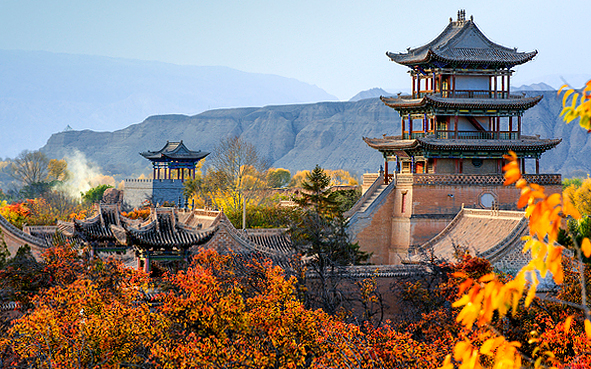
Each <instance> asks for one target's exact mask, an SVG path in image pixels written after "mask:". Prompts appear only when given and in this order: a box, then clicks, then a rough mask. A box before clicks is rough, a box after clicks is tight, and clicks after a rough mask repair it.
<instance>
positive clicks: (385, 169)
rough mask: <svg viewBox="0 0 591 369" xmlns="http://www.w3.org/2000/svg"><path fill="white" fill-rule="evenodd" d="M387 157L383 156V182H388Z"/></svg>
mask: <svg viewBox="0 0 591 369" xmlns="http://www.w3.org/2000/svg"><path fill="white" fill-rule="evenodd" d="M388 182H389V180H388V158H384V184H388Z"/></svg>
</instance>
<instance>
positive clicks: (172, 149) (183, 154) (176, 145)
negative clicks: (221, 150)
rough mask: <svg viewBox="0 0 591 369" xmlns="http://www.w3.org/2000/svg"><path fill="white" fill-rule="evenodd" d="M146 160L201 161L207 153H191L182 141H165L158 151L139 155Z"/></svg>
mask: <svg viewBox="0 0 591 369" xmlns="http://www.w3.org/2000/svg"><path fill="white" fill-rule="evenodd" d="M140 155H141V156H143V157H144V158H146V159H149V160H154V161H159V160H165V159H173V160H189V161H191V160H195V161H197V160H201V159H203V158H204V157H206V156H207V155H209V153H208V152H203V151H201V150H198V151H191V150H189V149H188V148H187V147H186V146H185V144H184V143H183V141H180V142H169V141H166V145H164V147H163V148H161V149H160V150H158V151H144V152H141V153H140Z"/></svg>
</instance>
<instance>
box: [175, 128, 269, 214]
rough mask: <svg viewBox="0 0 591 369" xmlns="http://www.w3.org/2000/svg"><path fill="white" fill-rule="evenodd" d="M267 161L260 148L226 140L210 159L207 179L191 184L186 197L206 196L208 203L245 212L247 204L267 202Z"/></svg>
mask: <svg viewBox="0 0 591 369" xmlns="http://www.w3.org/2000/svg"><path fill="white" fill-rule="evenodd" d="M267 169H268V164H267V161H266V160H265V159H264V158H263V157H262V156H261V155H260V154H259V153H258V151H257V149H256V147H255V146H254V145H252V144H250V143H248V142H246V141H244V140H243V139H241V138H240V137H238V136H234V137H230V138H227V139H224V140H222V141H221V142H220V143H219V144H218V145H217V146H216V147H215V149H214V151H213V153H212V155H210V157H209V167H208V168H207V172H206V174H205V176H203V177H198V178H196V179H195V180H193V181H190V182H189V183H188V184H187V186H186V191H185V193H186V194H189V195H191V196H202V197H203V198H204V200H203V201H204V204H205V205H209V206H213V207H215V208H218V209H224V211H226V212H241V211H242V209H243V206H244V205H245V203H246V204H259V203H261V202H262V201H264V200H265V196H264V193H263V190H264V189H265V188H266V187H267V186H266V180H265V179H266V171H267Z"/></svg>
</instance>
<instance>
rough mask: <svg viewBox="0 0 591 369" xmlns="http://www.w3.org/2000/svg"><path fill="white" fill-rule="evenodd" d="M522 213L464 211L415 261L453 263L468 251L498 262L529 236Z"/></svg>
mask: <svg viewBox="0 0 591 369" xmlns="http://www.w3.org/2000/svg"><path fill="white" fill-rule="evenodd" d="M524 215H525V213H524V212H522V211H505V210H486V209H462V210H461V211H460V212H459V213H458V215H457V216H456V217H455V218H454V219H453V220H452V221H451V223H450V224H449V225H448V226H447V227H445V229H444V230H443V231H441V232H440V233H439V234H438V235H437V236H435V237H433V238H432V239H431V240H430V241H428V242H427V243H425V244H424V245H422V246H421V247H420V248H419V249H418V251H417V252H416V254H415V256H413V257H412V258H411V260H412V261H415V262H417V261H428V260H433V258H434V259H435V260H443V261H454V259H455V253H456V252H457V251H469V252H470V254H471V255H473V256H480V257H484V258H486V259H488V260H489V261H491V262H493V263H495V262H497V261H498V260H500V259H501V258H502V256H503V255H504V254H506V253H507V252H509V251H512V249H515V248H517V249H518V251H519V252H521V246H522V245H523V241H522V240H521V237H522V236H525V235H527V234H528V228H527V219H525V217H524Z"/></svg>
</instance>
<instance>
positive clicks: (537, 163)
mask: <svg viewBox="0 0 591 369" xmlns="http://www.w3.org/2000/svg"><path fill="white" fill-rule="evenodd" d="M536 174H540V158H536Z"/></svg>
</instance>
